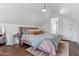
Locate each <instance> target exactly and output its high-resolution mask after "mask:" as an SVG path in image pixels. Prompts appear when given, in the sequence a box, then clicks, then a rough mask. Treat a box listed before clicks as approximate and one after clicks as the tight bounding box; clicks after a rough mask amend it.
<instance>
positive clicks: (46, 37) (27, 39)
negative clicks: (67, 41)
mask: <svg viewBox="0 0 79 59" xmlns="http://www.w3.org/2000/svg"><path fill="white" fill-rule="evenodd" d="M22 29H23V28H21V33H22V34H21V43H25V44H28V45H30V46H31V47H32V48H33V49H34V50H35V51H37V50H36V49H38V50H41V51H42V52H45V54H46V53H47V54H49V55H57V50H58V49H59V47H58V45H59V43H60V41H61V39H62V36H61V35H56V34H50V33H45V32H43V31H42V30H39V29H37V28H31V29H29V30H28V29H25V28H24V29H23V30H22ZM60 47H61V46H60ZM60 50H61V49H60Z"/></svg>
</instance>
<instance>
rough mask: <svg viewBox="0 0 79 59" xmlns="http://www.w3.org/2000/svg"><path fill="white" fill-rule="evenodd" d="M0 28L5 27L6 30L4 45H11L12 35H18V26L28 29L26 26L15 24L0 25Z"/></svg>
mask: <svg viewBox="0 0 79 59" xmlns="http://www.w3.org/2000/svg"><path fill="white" fill-rule="evenodd" d="M0 26H1V27H5V29H6V45H12V40H13V34H16V33H18V30H19V29H18V28H19V27H20V26H24V27H28V26H27V25H17V24H7V23H0Z"/></svg>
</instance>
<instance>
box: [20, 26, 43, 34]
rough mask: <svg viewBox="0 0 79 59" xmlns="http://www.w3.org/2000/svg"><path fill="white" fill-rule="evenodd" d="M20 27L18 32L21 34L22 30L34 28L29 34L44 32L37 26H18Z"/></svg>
mask: <svg viewBox="0 0 79 59" xmlns="http://www.w3.org/2000/svg"><path fill="white" fill-rule="evenodd" d="M19 29H20V34H21V35H22V34H23V31H27V30H30V31H31V30H34V31H32V32H31V34H35V35H37V34H43V33H44V32H43V31H42V30H39V27H19ZM37 30H38V31H37Z"/></svg>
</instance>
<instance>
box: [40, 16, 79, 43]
mask: <svg viewBox="0 0 79 59" xmlns="http://www.w3.org/2000/svg"><path fill="white" fill-rule="evenodd" d="M41 28H42V29H44V31H46V32H49V33H51V32H50V31H51V21H50V20H47V21H46V22H45V23H44V24H43V25H42V26H41ZM57 34H61V35H62V36H64V38H65V39H66V40H71V41H75V42H77V43H79V25H78V24H77V23H75V22H73V21H72V20H71V19H68V18H66V17H64V16H59V20H58V22H57Z"/></svg>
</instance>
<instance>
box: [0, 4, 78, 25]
mask: <svg viewBox="0 0 79 59" xmlns="http://www.w3.org/2000/svg"><path fill="white" fill-rule="evenodd" d="M45 6H46V8H47V12H46V13H43V12H42V9H43V4H42V3H0V22H2V23H11V24H21V25H35V26H40V25H41V24H43V23H44V22H45V21H46V20H48V19H50V18H51V17H52V16H54V15H55V13H58V14H61V15H63V16H65V17H68V18H69V19H71V20H73V21H75V22H77V23H78V24H79V4H77V3H69V4H68V3H65V4H64V3H48V4H46V5H45Z"/></svg>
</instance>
